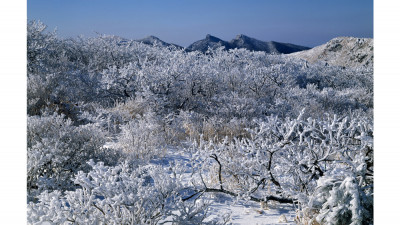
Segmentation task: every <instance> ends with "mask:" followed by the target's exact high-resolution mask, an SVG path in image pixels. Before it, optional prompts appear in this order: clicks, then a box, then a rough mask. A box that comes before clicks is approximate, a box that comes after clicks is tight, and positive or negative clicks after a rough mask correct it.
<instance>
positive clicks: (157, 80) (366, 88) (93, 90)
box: [27, 21, 373, 224]
mask: <svg viewBox="0 0 400 225" xmlns="http://www.w3.org/2000/svg"><path fill="white" fill-rule="evenodd" d="M45 28H46V26H45V25H44V24H42V23H41V22H39V21H31V22H29V23H28V65H27V66H28V74H27V76H28V92H27V93H28V96H27V113H28V134H27V135H28V150H27V154H28V163H27V175H28V176H27V190H28V222H29V223H31V224H39V223H41V222H44V221H49V222H52V223H56V224H64V223H65V224H69V223H71V224H74V223H76V224H160V223H173V224H200V223H201V224H202V223H225V222H228V220H229V218H222V219H220V220H213V218H211V217H209V214H208V213H207V205H208V203H205V202H206V201H205V199H206V198H204V196H206V195H207V193H221V194H224V195H226V196H231V197H232V198H237V199H246V200H250V201H256V202H267V201H276V202H280V203H284V204H286V203H288V204H293V205H294V206H295V207H296V208H297V209H298V218H297V221H298V222H299V223H304V224H305V223H314V224H315V223H319V224H366V223H372V222H373V216H372V215H373V214H372V212H373V71H372V67H371V66H369V67H368V66H365V67H358V68H354V67H348V68H345V67H340V66H330V65H326V64H321V63H315V64H309V63H306V62H305V61H304V60H301V59H295V58H293V57H291V58H289V57H287V56H285V55H268V54H265V53H263V52H250V51H248V50H244V49H232V50H229V51H225V50H223V49H214V50H212V49H210V50H209V51H208V52H207V53H206V54H202V53H200V52H185V51H184V50H180V49H175V48H167V47H161V46H150V45H145V44H143V43H139V42H136V41H130V40H126V39H122V38H119V37H115V36H105V35H100V36H98V37H95V38H82V37H79V38H76V39H68V40H64V39H60V38H58V37H57V35H56V33H55V32H47V31H46V30H45ZM172 155H174V156H176V155H180V157H181V158H184V159H183V161H184V163H182V162H181V161H182V160H181V161H179V160H178V159H176V157H172Z"/></svg>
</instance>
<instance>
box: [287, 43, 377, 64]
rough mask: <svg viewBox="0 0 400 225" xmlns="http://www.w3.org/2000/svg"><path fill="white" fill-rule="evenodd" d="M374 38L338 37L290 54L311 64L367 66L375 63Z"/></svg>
mask: <svg viewBox="0 0 400 225" xmlns="http://www.w3.org/2000/svg"><path fill="white" fill-rule="evenodd" d="M373 51H374V45H373V39H372V38H354V37H337V38H334V39H332V40H330V41H329V42H327V43H326V44H323V45H320V46H317V47H315V48H312V49H310V50H306V51H301V52H296V53H292V54H289V55H288V56H289V57H298V58H301V59H304V60H307V61H308V62H310V63H315V62H323V63H327V64H329V65H335V66H343V67H357V66H367V67H372V66H373V62H374V53H373Z"/></svg>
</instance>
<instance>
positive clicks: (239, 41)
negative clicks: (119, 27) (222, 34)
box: [136, 34, 310, 54]
mask: <svg viewBox="0 0 400 225" xmlns="http://www.w3.org/2000/svg"><path fill="white" fill-rule="evenodd" d="M136 41H138V42H142V43H144V44H148V45H160V46H164V47H170V46H174V47H176V48H178V49H183V47H181V46H179V45H176V44H170V43H167V42H164V41H162V40H160V39H159V38H157V37H154V36H148V37H146V38H143V39H139V40H136ZM221 46H224V47H225V49H226V50H229V49H235V48H245V49H247V50H250V51H263V52H266V53H275V54H289V53H293V52H298V51H303V50H307V49H310V48H309V47H304V46H300V45H294V44H289V43H280V42H275V41H268V42H265V41H260V40H257V39H255V38H251V37H248V36H246V35H243V34H240V35H237V36H236V38H235V39H232V40H231V41H229V42H227V41H224V40H221V39H219V38H217V37H214V36H212V35H210V34H207V36H206V38H205V39H202V40H199V41H196V42H194V43H193V44H191V45H189V46H188V47H187V48H185V51H188V52H191V51H200V52H203V53H205V52H206V51H207V50H208V48H209V47H210V48H212V49H215V48H218V47H221Z"/></svg>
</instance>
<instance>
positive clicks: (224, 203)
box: [152, 148, 296, 225]
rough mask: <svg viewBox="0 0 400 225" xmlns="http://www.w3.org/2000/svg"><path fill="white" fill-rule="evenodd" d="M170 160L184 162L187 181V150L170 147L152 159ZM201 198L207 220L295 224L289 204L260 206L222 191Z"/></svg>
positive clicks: (272, 202)
mask: <svg viewBox="0 0 400 225" xmlns="http://www.w3.org/2000/svg"><path fill="white" fill-rule="evenodd" d="M170 162H186V165H187V166H188V171H187V173H186V174H185V177H186V178H185V179H183V180H184V182H189V179H190V165H189V163H188V162H189V159H188V154H187V152H184V151H182V150H178V149H175V148H170V149H169V150H168V151H167V154H166V156H165V157H164V158H162V159H159V160H153V161H152V163H154V164H162V165H164V166H166V165H168V164H170ZM201 199H202V201H204V202H207V203H209V211H208V214H207V215H208V220H213V219H218V220H222V218H227V217H228V218H230V219H229V220H228V224H254V225H256V224H257V225H267V224H296V223H295V221H294V219H295V217H296V209H295V207H294V206H293V205H291V204H281V203H278V202H274V201H270V203H269V204H268V205H267V206H264V207H262V206H261V205H260V203H257V202H253V201H244V200H237V199H236V198H234V197H231V196H229V195H226V194H223V193H204V194H203V195H202V196H201Z"/></svg>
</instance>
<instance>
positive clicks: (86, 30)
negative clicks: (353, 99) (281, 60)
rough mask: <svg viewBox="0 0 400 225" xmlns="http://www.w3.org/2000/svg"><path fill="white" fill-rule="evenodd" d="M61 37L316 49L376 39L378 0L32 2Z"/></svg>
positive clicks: (31, 10) (31, 13) (35, 13)
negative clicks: (241, 40) (248, 40)
mask: <svg viewBox="0 0 400 225" xmlns="http://www.w3.org/2000/svg"><path fill="white" fill-rule="evenodd" d="M27 6H28V8H27V10H28V20H32V19H39V20H41V21H42V22H44V23H45V24H46V25H48V27H49V28H50V29H53V28H55V27H57V33H58V35H59V36H61V37H76V36H78V35H80V34H82V35H84V36H86V37H89V36H96V32H97V33H101V34H113V35H118V36H121V37H125V38H129V39H139V38H143V37H145V36H148V35H154V36H157V37H159V38H160V39H161V40H164V41H166V42H170V43H175V44H179V45H181V46H184V47H186V46H188V45H189V44H191V43H193V42H194V41H197V40H200V39H203V38H204V37H205V36H206V34H212V35H214V36H217V37H219V38H221V39H223V40H227V41H229V40H231V39H233V38H234V37H235V36H236V35H237V34H245V35H247V36H250V37H254V38H256V39H259V40H263V41H278V42H288V43H293V44H299V45H305V46H309V47H314V46H316V45H320V44H323V43H325V42H327V41H328V40H330V39H332V38H334V37H338V36H354V37H373V0H264V1H262V0H241V1H239V0H181V1H178V0H28V1H27Z"/></svg>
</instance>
